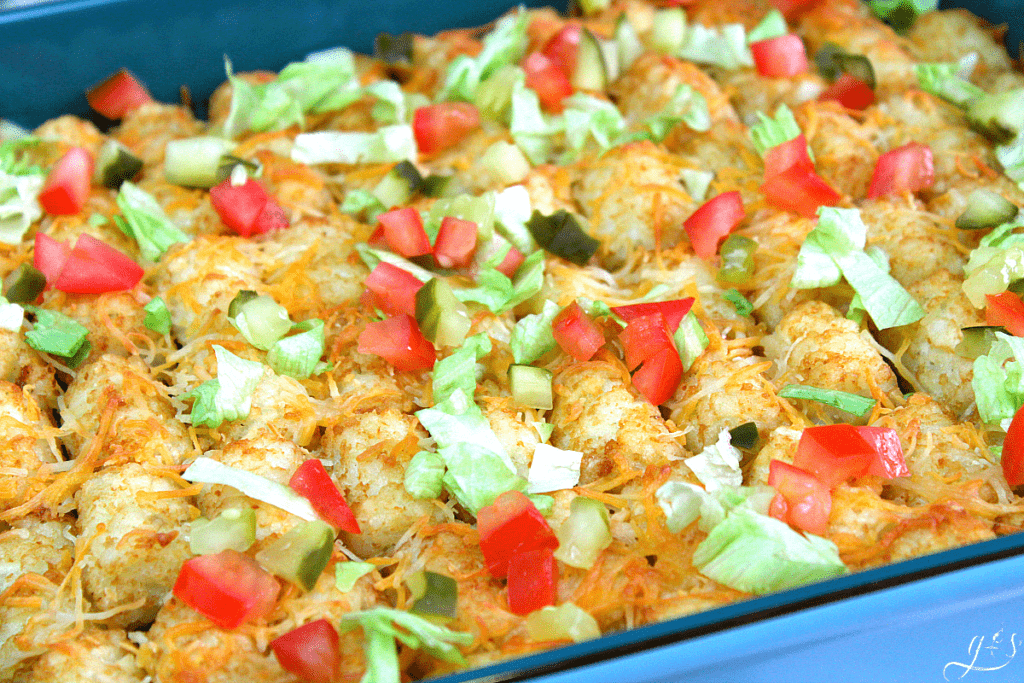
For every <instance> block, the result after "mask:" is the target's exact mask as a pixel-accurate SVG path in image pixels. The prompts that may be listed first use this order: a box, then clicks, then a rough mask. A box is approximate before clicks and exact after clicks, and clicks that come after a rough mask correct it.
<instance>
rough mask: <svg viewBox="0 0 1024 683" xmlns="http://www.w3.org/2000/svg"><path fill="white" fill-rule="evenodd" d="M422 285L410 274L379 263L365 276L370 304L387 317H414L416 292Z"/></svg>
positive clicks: (395, 267)
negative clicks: (371, 297)
mask: <svg viewBox="0 0 1024 683" xmlns="http://www.w3.org/2000/svg"><path fill="white" fill-rule="evenodd" d="M422 286H423V283H422V282H420V280H419V278H417V277H416V276H415V275H413V274H412V273H410V272H408V271H405V270H402V269H401V268H399V267H398V266H394V265H391V264H390V263H385V262H384V261H381V262H380V263H378V264H377V265H376V267H375V268H374V269H373V270H372V271H370V274H369V275H367V276H366V288H367V289H368V290H370V291H371V292H373V295H374V296H373V299H372V303H373V304H374V305H375V306H376V307H377V308H379V309H380V310H382V311H384V312H385V313H387V314H388V315H403V314H405V315H416V292H418V291H419V290H420V287H422Z"/></svg>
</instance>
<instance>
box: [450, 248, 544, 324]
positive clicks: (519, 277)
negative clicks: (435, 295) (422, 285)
mask: <svg viewBox="0 0 1024 683" xmlns="http://www.w3.org/2000/svg"><path fill="white" fill-rule="evenodd" d="M543 286H544V252H543V251H540V250H537V251H535V252H533V253H532V254H530V255H529V256H527V257H526V260H525V261H523V263H522V265H520V266H519V270H517V271H516V275H515V277H514V278H509V277H508V276H506V275H505V274H503V273H501V272H499V271H498V270H497V269H496V268H494V267H493V266H489V267H484V268H483V269H482V270H481V271H480V273H479V274H478V275H477V285H476V286H475V287H468V288H463V289H456V290H454V291H455V296H456V298H458V299H459V301H476V302H478V303H481V304H483V305H484V306H486V307H487V308H488V309H490V310H491V311H492V312H494V313H497V314H501V313H505V312H506V311H510V310H512V309H513V308H515V307H516V306H518V305H519V304H521V303H523V302H524V301H526V300H528V299H530V298H531V297H532V296H534V295H535V294H537V293H538V292H539V291H540V290H541V288H542V287H543Z"/></svg>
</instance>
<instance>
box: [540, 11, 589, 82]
mask: <svg viewBox="0 0 1024 683" xmlns="http://www.w3.org/2000/svg"><path fill="white" fill-rule="evenodd" d="M582 35H583V27H582V26H581V25H580V24H577V23H575V22H569V23H567V24H566V25H565V26H563V27H562V29H561V30H560V31H559V32H558V33H556V34H555V35H553V36H551V38H550V39H549V40H548V42H546V43H545V44H544V47H543V48H542V49H541V54H543V55H544V56H545V57H547V58H548V59H550V60H551V61H552V62H553V63H554V64H555V66H556V67H558V69H559V70H560V71H561V72H562V73H563V74H565V76H566V77H567V78H571V77H572V73H573V71H575V70H576V55H577V54H578V53H579V47H580V37H581V36H582Z"/></svg>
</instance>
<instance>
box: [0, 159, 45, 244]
mask: <svg viewBox="0 0 1024 683" xmlns="http://www.w3.org/2000/svg"><path fill="white" fill-rule="evenodd" d="M45 182H46V176H44V175H37V174H25V175H19V174H14V173H8V172H7V171H5V170H3V169H2V168H0V242H3V243H5V244H19V243H20V242H21V240H22V238H23V237H24V236H25V233H26V232H28V229H29V227H30V226H31V225H32V224H33V223H35V222H36V221H37V220H39V219H40V218H42V216H43V210H42V208H41V207H40V206H39V193H40V192H41V191H42V189H43V184H44V183H45Z"/></svg>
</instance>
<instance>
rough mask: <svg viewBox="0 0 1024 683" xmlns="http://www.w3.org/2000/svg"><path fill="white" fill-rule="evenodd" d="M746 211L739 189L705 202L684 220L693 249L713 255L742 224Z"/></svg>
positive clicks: (699, 252) (704, 254)
mask: <svg viewBox="0 0 1024 683" xmlns="http://www.w3.org/2000/svg"><path fill="white" fill-rule="evenodd" d="M745 215H746V214H744V212H743V199H742V197H741V196H740V193H739V192H736V191H735V190H734V191H732V192H723V193H722V194H720V195H718V196H716V197H712V198H711V199H709V200H708V201H706V202H704V204H702V205H701V206H700V208H698V209H697V210H696V211H694V212H693V215H692V216H690V217H689V218H687V219H686V220H685V221H683V227H684V228H685V229H686V234H687V236H688V237H689V238H690V244H691V245H692V246H693V251H694V253H695V254H697V256H700V257H701V258H714V256H715V254H716V253H718V245H719V244H720V243H721V241H722V240H724V239H725V238H726V236H728V234H729V233H730V232H732V231H733V229H734V228H735V227H736V226H737V225H739V224H740V221H742V220H743V217H744V216H745Z"/></svg>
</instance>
